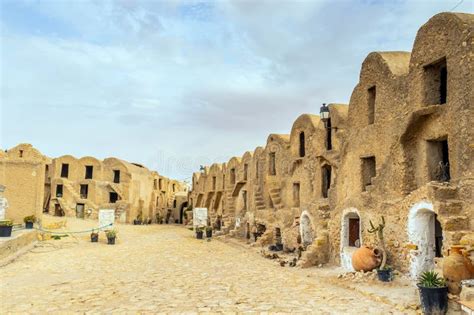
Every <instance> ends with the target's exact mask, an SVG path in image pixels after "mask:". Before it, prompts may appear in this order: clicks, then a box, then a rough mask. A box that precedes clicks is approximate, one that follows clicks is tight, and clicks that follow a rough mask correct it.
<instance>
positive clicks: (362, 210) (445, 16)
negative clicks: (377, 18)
mask: <svg viewBox="0 0 474 315" xmlns="http://www.w3.org/2000/svg"><path fill="white" fill-rule="evenodd" d="M473 59H474V15H472V14H457V13H441V14H438V15H436V16H434V17H432V18H431V19H430V20H429V21H428V22H427V23H426V24H425V25H423V26H422V27H421V28H420V30H419V31H418V34H417V36H416V40H415V42H414V45H413V50H412V51H411V52H398V51H397V52H373V53H370V54H369V55H368V56H367V57H366V59H365V60H364V62H363V63H362V67H361V72H360V79H359V83H358V84H357V85H356V87H355V88H354V90H353V92H352V96H351V99H350V102H349V104H348V105H344V104H329V105H328V107H324V108H323V109H322V112H321V114H322V115H321V116H318V115H312V114H304V115H301V116H300V117H298V119H297V120H296V121H295V122H294V124H293V128H292V130H291V132H290V134H288V135H279V134H271V135H269V137H268V139H267V141H266V145H265V146H263V147H258V148H256V149H255V150H254V151H249V152H245V153H244V154H243V156H242V157H233V158H231V159H230V160H229V161H228V162H226V163H223V164H213V165H211V166H209V167H205V169H204V170H203V171H201V172H198V173H195V174H194V175H193V189H192V191H191V193H190V196H189V198H190V199H189V202H190V203H191V204H192V206H193V207H206V208H208V209H209V213H210V220H211V222H212V223H213V224H214V225H215V226H216V227H217V228H220V229H221V230H223V232H224V233H230V234H231V235H234V236H236V237H243V238H248V239H252V240H253V233H257V234H258V235H260V237H259V238H258V239H257V242H258V243H259V244H261V245H269V244H275V243H280V242H281V243H282V244H283V248H284V250H288V251H292V250H294V249H295V248H297V247H299V246H303V247H304V248H305V251H304V252H303V255H302V258H301V261H300V264H301V265H303V266H309V265H315V264H320V263H334V264H340V265H341V266H343V267H345V268H346V269H348V270H350V269H352V265H351V257H352V253H353V252H354V250H355V249H356V248H357V247H359V246H361V245H376V240H375V237H374V235H373V234H370V233H368V232H367V228H368V226H369V220H372V221H379V220H380V218H381V216H384V217H385V220H386V228H385V235H386V238H387V240H386V241H387V243H388V244H387V245H388V251H389V257H388V260H389V264H391V265H393V266H395V267H396V268H398V269H400V270H402V271H405V272H409V273H410V274H411V275H412V276H413V277H416V276H417V275H418V274H419V273H420V272H421V271H423V270H427V269H430V268H433V267H434V266H435V263H436V262H437V261H438V260H442V257H443V256H445V255H446V254H447V251H448V249H449V248H450V246H452V245H455V244H458V243H460V242H464V243H465V241H463V240H466V239H472V236H473V234H474V232H473V229H474V128H473V125H474V63H473ZM472 245H474V244H472Z"/></svg>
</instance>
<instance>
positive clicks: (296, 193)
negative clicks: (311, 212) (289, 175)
mask: <svg viewBox="0 0 474 315" xmlns="http://www.w3.org/2000/svg"><path fill="white" fill-rule="evenodd" d="M293 206H294V207H299V206H300V183H293Z"/></svg>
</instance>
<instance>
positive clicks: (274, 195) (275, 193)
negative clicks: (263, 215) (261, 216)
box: [269, 186, 284, 210]
mask: <svg viewBox="0 0 474 315" xmlns="http://www.w3.org/2000/svg"><path fill="white" fill-rule="evenodd" d="M269 192H270V198H271V199H272V203H273V208H275V209H276V210H280V209H282V208H283V207H284V205H283V202H282V200H281V188H280V187H277V186H272V188H270V190H269Z"/></svg>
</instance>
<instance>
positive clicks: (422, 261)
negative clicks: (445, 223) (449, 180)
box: [408, 201, 443, 279]
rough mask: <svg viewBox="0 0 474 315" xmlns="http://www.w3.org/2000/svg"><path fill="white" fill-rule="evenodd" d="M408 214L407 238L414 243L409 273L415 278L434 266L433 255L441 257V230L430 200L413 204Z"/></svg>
mask: <svg viewBox="0 0 474 315" xmlns="http://www.w3.org/2000/svg"><path fill="white" fill-rule="evenodd" d="M408 215H409V216H408V238H409V240H410V243H411V244H413V245H415V249H413V250H412V251H411V253H410V256H411V257H410V275H411V277H412V278H413V279H417V278H418V276H419V275H420V274H421V273H422V272H424V271H427V270H431V269H433V268H434V266H435V257H442V246H443V241H442V239H443V231H442V228H441V224H440V223H439V221H438V219H437V216H436V213H435V212H434V210H433V204H432V203H430V202H426V201H422V202H419V203H417V204H415V205H414V206H413V207H412V208H411V209H410V212H409V214H408Z"/></svg>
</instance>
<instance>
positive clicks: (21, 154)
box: [20, 150, 23, 158]
mask: <svg viewBox="0 0 474 315" xmlns="http://www.w3.org/2000/svg"><path fill="white" fill-rule="evenodd" d="M20 157H21V158H22V157H23V150H20Z"/></svg>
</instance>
